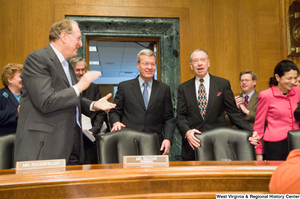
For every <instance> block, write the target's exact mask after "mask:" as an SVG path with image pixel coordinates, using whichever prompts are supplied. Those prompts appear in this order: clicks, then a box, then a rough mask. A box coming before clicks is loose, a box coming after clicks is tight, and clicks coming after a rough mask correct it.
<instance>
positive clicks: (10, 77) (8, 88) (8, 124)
mask: <svg viewBox="0 0 300 199" xmlns="http://www.w3.org/2000/svg"><path fill="white" fill-rule="evenodd" d="M22 69H23V65H22V64H16V63H9V64H7V65H6V66H4V68H3V70H2V79H1V80H2V83H3V85H4V86H5V87H4V88H2V89H0V135H6V134H11V133H15V132H16V129H17V123H18V116H19V110H20V98H21V91H22V79H21V77H20V75H21V72H22Z"/></svg>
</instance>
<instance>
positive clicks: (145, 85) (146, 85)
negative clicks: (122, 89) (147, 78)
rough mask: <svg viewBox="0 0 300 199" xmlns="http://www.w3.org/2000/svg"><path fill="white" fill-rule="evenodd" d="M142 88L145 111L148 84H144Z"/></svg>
mask: <svg viewBox="0 0 300 199" xmlns="http://www.w3.org/2000/svg"><path fill="white" fill-rule="evenodd" d="M143 86H144V91H143V99H144V103H145V107H146V109H147V106H148V90H147V87H148V82H144V83H143Z"/></svg>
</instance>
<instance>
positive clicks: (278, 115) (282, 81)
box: [253, 60, 300, 161]
mask: <svg viewBox="0 0 300 199" xmlns="http://www.w3.org/2000/svg"><path fill="white" fill-rule="evenodd" d="M298 73H299V70H298V68H297V66H296V65H295V64H294V63H293V62H292V61H289V60H283V61H281V62H279V63H278V64H277V66H276V67H275V69H274V76H273V77H271V78H270V81H269V85H270V88H269V89H267V90H264V91H262V92H260V93H259V96H258V104H257V111H256V117H255V122H254V127H253V129H254V130H255V131H256V132H257V133H258V135H259V137H260V140H264V146H263V145H262V142H261V141H260V142H259V144H258V145H257V148H256V154H257V155H256V157H257V160H258V161H259V160H263V155H262V154H263V151H264V159H265V160H285V159H286V158H287V155H288V153H289V150H288V141H287V134H288V131H290V130H296V129H299V125H298V124H296V123H295V118H294V111H295V109H296V108H297V107H298V105H297V103H298V102H299V101H300V88H298V87H293V86H294V85H295V82H296V80H297V75H298ZM265 120H267V127H266V129H265Z"/></svg>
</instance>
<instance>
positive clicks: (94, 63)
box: [89, 61, 100, 65]
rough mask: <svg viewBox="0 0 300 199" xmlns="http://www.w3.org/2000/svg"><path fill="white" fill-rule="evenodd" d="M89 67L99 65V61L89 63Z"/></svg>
mask: <svg viewBox="0 0 300 199" xmlns="http://www.w3.org/2000/svg"><path fill="white" fill-rule="evenodd" d="M89 64H90V65H100V62H99V61H89Z"/></svg>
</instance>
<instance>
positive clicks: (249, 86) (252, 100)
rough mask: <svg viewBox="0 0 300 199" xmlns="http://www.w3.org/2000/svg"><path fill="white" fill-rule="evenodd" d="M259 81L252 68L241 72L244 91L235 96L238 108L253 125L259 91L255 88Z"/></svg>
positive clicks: (241, 83) (241, 84)
mask: <svg viewBox="0 0 300 199" xmlns="http://www.w3.org/2000/svg"><path fill="white" fill-rule="evenodd" d="M256 83H257V76H256V74H255V73H254V72H252V71H250V70H245V71H242V72H241V73H240V86H241V89H242V91H243V92H242V93H241V94H239V95H238V96H235V102H236V106H237V108H238V109H239V110H240V111H241V112H242V113H243V114H244V116H245V119H246V120H247V121H248V122H249V124H250V126H252V127H253V125H254V119H255V113H256V109H257V98H258V94H259V93H258V92H257V91H256V90H255V89H254V88H255V86H256Z"/></svg>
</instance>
